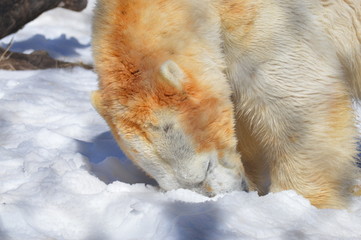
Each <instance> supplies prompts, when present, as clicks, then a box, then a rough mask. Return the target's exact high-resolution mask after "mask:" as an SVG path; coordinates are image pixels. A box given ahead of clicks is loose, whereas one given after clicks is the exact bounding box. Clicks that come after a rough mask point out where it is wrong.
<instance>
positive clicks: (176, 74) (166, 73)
mask: <svg viewBox="0 0 361 240" xmlns="http://www.w3.org/2000/svg"><path fill="white" fill-rule="evenodd" d="M160 74H161V75H162V77H163V79H164V80H165V81H167V82H168V83H169V84H171V85H172V86H174V87H176V88H177V89H179V90H181V89H182V83H183V82H184V80H185V74H184V72H183V70H182V69H181V68H180V67H179V66H178V64H176V63H175V62H173V61H172V60H168V61H165V62H164V63H163V64H162V66H161V67H160Z"/></svg>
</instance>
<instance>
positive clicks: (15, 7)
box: [0, 0, 88, 39]
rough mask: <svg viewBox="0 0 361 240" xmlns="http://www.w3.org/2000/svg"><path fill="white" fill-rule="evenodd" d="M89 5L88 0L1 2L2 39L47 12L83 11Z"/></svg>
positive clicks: (0, 35) (0, 24)
mask: <svg viewBox="0 0 361 240" xmlns="http://www.w3.org/2000/svg"><path fill="white" fill-rule="evenodd" d="M87 3H88V2H87V0H1V1H0V39H1V38H3V37H5V36H7V35H9V34H11V33H15V32H16V31H18V30H19V29H20V28H22V27H23V26H24V25H25V24H26V23H28V22H30V21H32V20H34V19H35V18H37V17H38V16H39V15H40V14H42V13H43V12H45V11H47V10H50V9H53V8H56V7H63V8H67V9H70V10H74V11H81V10H83V9H84V8H85V7H86V5H87Z"/></svg>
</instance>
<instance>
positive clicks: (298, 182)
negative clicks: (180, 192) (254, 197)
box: [93, 0, 361, 208]
mask: <svg viewBox="0 0 361 240" xmlns="http://www.w3.org/2000/svg"><path fill="white" fill-rule="evenodd" d="M360 18H361V1H360V0H351V1H343V0H317V1H316V0H306V1H296V0H291V1H285V0H284V1H283V0H282V1H276V0H267V1H261V0H252V1H251V0H213V1H212V0H200V1H192V0H132V1H131V0H111V1H110V0H108V1H106V0H98V4H97V9H96V12H95V18H94V26H93V28H94V31H93V32H94V33H93V49H94V59H95V64H96V70H97V72H98V74H99V78H100V84H99V87H100V89H99V90H98V91H97V92H95V93H94V94H93V105H94V106H95V108H96V109H97V110H98V112H99V113H100V114H101V115H102V116H103V117H104V119H105V120H106V121H107V123H108V124H109V126H110V128H111V130H112V132H113V134H114V136H115V138H116V139H117V141H118V143H119V145H120V147H121V148H122V149H123V150H124V151H125V152H126V153H127V155H128V156H129V157H130V158H131V159H132V160H133V161H134V162H135V163H137V164H138V165H139V166H140V167H141V168H143V169H144V170H145V171H146V172H147V173H148V174H150V175H151V176H153V177H154V178H155V179H156V180H157V181H158V182H159V184H160V186H161V187H162V188H164V189H166V190H169V189H174V188H181V187H183V188H190V189H193V190H195V191H198V192H201V193H204V194H208V195H213V194H217V193H221V192H227V191H231V190H237V189H246V188H247V187H246V186H245V184H247V186H248V188H250V189H252V190H257V191H259V192H260V193H261V194H266V193H267V192H269V191H273V192H276V191H282V190H285V189H294V190H296V191H297V192H298V193H300V194H302V195H303V196H305V197H306V198H308V199H309V200H310V201H311V203H312V204H314V205H315V206H317V207H320V208H344V207H346V206H347V205H348V201H349V199H350V195H351V191H350V190H349V189H350V188H351V187H352V186H353V184H354V179H355V176H356V173H357V169H356V167H355V162H354V161H355V160H354V159H355V157H356V152H357V151H356V137H357V131H356V128H355V122H354V121H355V120H354V112H353V108H352V97H353V96H354V97H361V37H360V36H361V30H360V29H361V28H360V27H361V20H360ZM239 154H241V157H240V155H239Z"/></svg>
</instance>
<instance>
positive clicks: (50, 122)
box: [0, 1, 361, 240]
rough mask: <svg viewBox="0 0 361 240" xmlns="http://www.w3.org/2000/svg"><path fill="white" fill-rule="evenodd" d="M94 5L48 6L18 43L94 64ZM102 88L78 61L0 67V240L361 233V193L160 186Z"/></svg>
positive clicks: (358, 236) (301, 236) (325, 236)
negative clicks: (316, 195) (124, 146)
mask: <svg viewBox="0 0 361 240" xmlns="http://www.w3.org/2000/svg"><path fill="white" fill-rule="evenodd" d="M93 4H94V2H93V1H90V4H89V7H88V8H87V9H86V11H84V12H82V13H73V12H70V11H67V10H63V9H57V10H52V11H49V12H48V13H46V14H43V15H42V16H41V17H40V18H38V19H37V20H36V21H34V22H32V23H30V24H29V25H27V26H26V27H25V28H24V29H23V30H21V31H20V32H19V33H18V34H16V35H15V38H14V41H15V43H14V49H16V50H17V51H23V52H24V51H25V52H28V51H31V50H32V49H36V48H37V47H39V46H40V47H44V48H45V49H47V50H49V51H50V52H52V54H53V56H55V57H57V58H61V59H68V60H69V59H70V60H81V61H84V62H92V59H91V51H90V43H89V42H90V19H91V8H92V6H93ZM11 38H12V37H7V38H5V39H3V40H1V43H0V44H1V45H6V44H7V43H8V42H9V41H10V40H11ZM96 88H97V77H96V75H95V73H93V72H92V71H90V70H85V69H81V68H74V69H51V70H38V71H16V72H11V71H0V133H1V135H0V136H1V137H0V239H1V240H23V239H27V240H45V239H57V240H61V239H64V240H73V239H74V240H80V239H84V240H98V239H99V240H108V239H109V240H112V239H114V240H119V239H121V240H123V239H126V240H128V239H129V240H130V239H142V240H143V239H155V240H158V239H167V240H168V239H169V240H172V239H174V240H187V239H195V240H197V239H199V240H208V239H210V240H213V239H214V240H218V239H222V240H223V239H225V240H227V239H361V197H354V199H353V202H352V205H351V207H350V209H349V210H327V209H326V210H320V209H317V208H315V207H313V206H312V205H310V203H309V201H308V200H306V199H305V198H303V197H302V196H299V195H297V194H296V193H295V192H294V191H284V192H280V193H271V194H268V195H266V196H263V197H259V196H258V195H257V194H256V193H255V192H250V193H246V192H233V193H229V194H225V195H222V196H217V197H215V198H207V197H205V196H202V195H199V194H197V193H194V192H191V191H189V190H184V189H179V190H175V191H170V192H162V191H161V190H159V188H158V187H157V185H156V183H155V182H154V180H152V179H150V178H149V177H147V176H146V175H145V174H144V173H143V172H142V171H140V170H139V169H138V168H137V167H135V166H134V165H133V164H132V163H131V162H130V161H129V160H128V159H127V158H126V157H125V156H124V155H123V153H122V152H121V151H120V150H119V148H118V146H117V144H116V142H115V141H114V139H113V138H112V136H111V134H110V132H109V128H108V126H107V125H106V123H105V122H104V121H103V120H102V119H101V117H100V116H99V115H98V114H97V113H96V112H95V110H94V109H93V107H92V106H91V104H90V99H89V98H90V92H91V91H92V90H95V89H96Z"/></svg>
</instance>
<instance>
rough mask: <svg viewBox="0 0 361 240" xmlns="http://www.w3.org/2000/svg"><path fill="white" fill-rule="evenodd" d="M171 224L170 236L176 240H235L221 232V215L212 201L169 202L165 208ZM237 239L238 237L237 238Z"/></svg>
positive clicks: (234, 237)
mask: <svg viewBox="0 0 361 240" xmlns="http://www.w3.org/2000/svg"><path fill="white" fill-rule="evenodd" d="M164 209H165V211H166V216H167V218H168V219H169V222H170V223H171V229H170V231H171V233H170V234H169V235H170V236H176V238H175V239H177V240H189V239H192V240H219V239H237V238H236V237H237V235H236V234H235V233H232V232H227V231H225V230H222V229H221V228H220V226H222V225H223V224H222V213H221V210H220V209H219V208H218V207H217V204H216V203H215V202H213V201H208V202H202V203H187V202H180V201H176V202H171V203H168V205H167V206H165V208H164ZM238 237H239V236H238Z"/></svg>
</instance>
